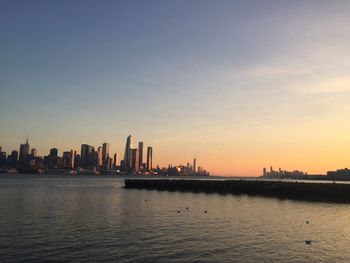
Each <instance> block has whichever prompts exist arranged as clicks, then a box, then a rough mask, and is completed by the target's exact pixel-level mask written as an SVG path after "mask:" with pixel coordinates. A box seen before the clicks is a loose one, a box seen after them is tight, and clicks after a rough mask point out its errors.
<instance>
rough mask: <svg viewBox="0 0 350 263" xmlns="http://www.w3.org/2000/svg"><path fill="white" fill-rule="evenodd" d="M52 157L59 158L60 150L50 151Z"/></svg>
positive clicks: (53, 149)
mask: <svg viewBox="0 0 350 263" xmlns="http://www.w3.org/2000/svg"><path fill="white" fill-rule="evenodd" d="M50 156H51V157H57V156H58V150H57V148H52V149H50Z"/></svg>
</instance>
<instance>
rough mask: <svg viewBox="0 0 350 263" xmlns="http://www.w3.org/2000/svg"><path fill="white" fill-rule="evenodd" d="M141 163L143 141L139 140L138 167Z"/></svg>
mask: <svg viewBox="0 0 350 263" xmlns="http://www.w3.org/2000/svg"><path fill="white" fill-rule="evenodd" d="M142 163H143V142H139V168H141V167H142Z"/></svg>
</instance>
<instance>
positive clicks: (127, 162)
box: [124, 135, 132, 172]
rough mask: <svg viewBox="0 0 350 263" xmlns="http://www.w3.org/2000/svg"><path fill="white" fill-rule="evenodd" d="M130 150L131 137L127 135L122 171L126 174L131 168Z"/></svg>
mask: <svg viewBox="0 0 350 263" xmlns="http://www.w3.org/2000/svg"><path fill="white" fill-rule="evenodd" d="M131 148H132V136H131V135H129V136H128V138H126V144H125V152H124V170H125V171H126V172H129V170H130V167H131V162H130V159H131V156H130V155H131Z"/></svg>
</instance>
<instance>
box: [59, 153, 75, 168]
mask: <svg viewBox="0 0 350 263" xmlns="http://www.w3.org/2000/svg"><path fill="white" fill-rule="evenodd" d="M62 166H63V168H64V169H74V153H73V150H70V151H69V152H63V156H62Z"/></svg>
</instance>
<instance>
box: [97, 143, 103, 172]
mask: <svg viewBox="0 0 350 263" xmlns="http://www.w3.org/2000/svg"><path fill="white" fill-rule="evenodd" d="M102 156H103V150H102V147H101V146H100V147H98V148H97V166H98V167H100V166H102V161H103V158H102Z"/></svg>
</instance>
